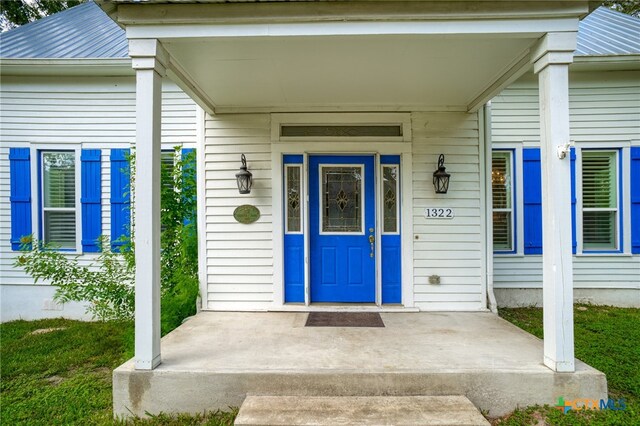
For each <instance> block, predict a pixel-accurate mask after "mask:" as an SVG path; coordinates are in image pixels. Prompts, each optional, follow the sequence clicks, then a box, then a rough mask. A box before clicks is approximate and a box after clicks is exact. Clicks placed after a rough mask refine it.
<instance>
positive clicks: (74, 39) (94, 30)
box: [0, 0, 640, 59]
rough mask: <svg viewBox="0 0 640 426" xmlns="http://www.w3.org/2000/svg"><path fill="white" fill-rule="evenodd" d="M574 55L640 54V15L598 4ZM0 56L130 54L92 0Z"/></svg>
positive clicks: (2, 46)
mask: <svg viewBox="0 0 640 426" xmlns="http://www.w3.org/2000/svg"><path fill="white" fill-rule="evenodd" d="M227 1H229V0H227ZM575 54H576V56H597V55H629V54H640V19H638V18H634V17H632V16H629V15H625V14H624V13H619V12H615V11H613V10H611V9H608V8H606V7H604V6H603V7H599V8H598V9H596V10H594V11H593V12H592V13H591V14H590V15H589V16H587V17H586V18H584V19H583V20H582V21H581V22H580V27H579V31H578V48H577V49H576V52H575ZM0 57H1V58H31V59H34V58H42V59H52V58H127V57H128V53H127V39H126V36H125V32H124V30H123V29H122V28H120V27H119V26H118V25H117V24H116V23H115V22H114V21H113V20H112V19H111V18H109V17H108V16H107V15H106V14H105V13H104V12H103V11H102V9H100V7H98V6H97V5H96V4H95V3H93V2H88V3H84V4H81V5H79V6H76V7H73V8H71V9H67V10H65V11H62V12H60V13H56V14H55V15H51V16H47V17H46V18H42V19H40V20H38V21H35V22H32V23H29V24H26V25H23V26H21V27H18V28H16V29H13V30H11V31H7V32H5V33H1V34H0Z"/></svg>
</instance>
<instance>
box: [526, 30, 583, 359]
mask: <svg viewBox="0 0 640 426" xmlns="http://www.w3.org/2000/svg"><path fill="white" fill-rule="evenodd" d="M575 48H576V34H575V33H550V34H547V35H545V36H544V37H543V38H542V39H541V41H540V43H539V44H538V46H537V48H536V49H535V50H534V52H533V57H532V60H533V61H534V71H535V72H536V74H538V81H539V86H540V153H541V163H542V253H543V254H542V268H543V274H542V279H543V311H544V363H545V365H546V366H547V367H549V368H551V369H552V370H554V371H558V372H572V371H575V366H574V341H573V264H572V262H573V258H572V253H571V245H572V244H571V160H570V155H569V141H570V129H569V64H570V63H571V62H572V61H573V51H574V50H575Z"/></svg>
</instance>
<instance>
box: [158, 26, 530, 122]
mask: <svg viewBox="0 0 640 426" xmlns="http://www.w3.org/2000/svg"><path fill="white" fill-rule="evenodd" d="M539 36H541V34H527V36H523V35H519V37H514V36H505V35H501V36H493V37H492V36H488V35H482V36H478V35H475V36H472V35H467V36H461V35H448V36H447V35H410V34H409V35H407V34H405V35H402V34H387V35H331V36H296V37H272V36H264V37H221V38H189V39H184V38H182V39H180V38H167V39H162V40H161V41H162V43H163V45H164V47H165V48H166V50H167V51H168V53H169V54H170V56H171V58H172V61H175V62H176V63H178V64H179V65H180V67H181V68H182V69H183V70H184V72H185V73H186V74H187V75H188V78H189V79H191V80H192V83H194V84H195V85H196V86H197V87H198V88H199V90H200V91H201V92H203V93H204V94H205V95H206V96H207V97H208V98H209V99H210V101H211V103H212V104H213V105H212V107H213V108H214V109H215V110H216V112H224V111H235V110H247V109H254V110H255V109H264V110H280V111H283V110H284V111H289V110H290V111H296V110H311V109H318V110H323V109H324V110H326V109H335V110H342V109H349V108H351V109H358V110H379V109H389V110H411V109H422V108H440V107H449V108H459V109H467V108H469V106H470V105H471V104H472V103H473V102H474V100H476V98H478V97H480V96H481V95H482V94H483V92H484V91H485V90H487V89H488V88H489V87H490V86H491V85H492V84H494V83H495V82H496V81H497V80H499V79H500V78H501V77H502V76H503V75H504V74H505V73H506V72H507V71H508V70H509V69H510V68H512V67H513V66H514V64H516V63H517V62H518V61H519V60H520V59H522V58H523V57H524V56H526V54H527V51H528V49H529V47H530V46H531V45H532V44H533V43H534V42H535V41H536V40H537V38H538V37H539Z"/></svg>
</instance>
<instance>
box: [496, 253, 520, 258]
mask: <svg viewBox="0 0 640 426" xmlns="http://www.w3.org/2000/svg"><path fill="white" fill-rule="evenodd" d="M493 257H494V258H495V257H506V258H511V257H524V254H522V253H501V252H498V253H496V252H494V253H493Z"/></svg>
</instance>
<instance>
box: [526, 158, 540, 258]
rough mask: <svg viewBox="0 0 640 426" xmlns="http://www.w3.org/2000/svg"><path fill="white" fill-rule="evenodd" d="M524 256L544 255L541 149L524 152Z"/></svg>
mask: <svg viewBox="0 0 640 426" xmlns="http://www.w3.org/2000/svg"><path fill="white" fill-rule="evenodd" d="M522 160H523V164H522V174H523V176H522V185H523V199H524V211H523V215H524V223H523V224H522V225H523V228H524V254H542V180H541V168H540V149H539V148H526V149H523V150H522Z"/></svg>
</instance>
